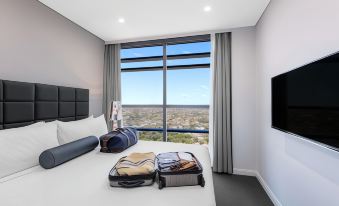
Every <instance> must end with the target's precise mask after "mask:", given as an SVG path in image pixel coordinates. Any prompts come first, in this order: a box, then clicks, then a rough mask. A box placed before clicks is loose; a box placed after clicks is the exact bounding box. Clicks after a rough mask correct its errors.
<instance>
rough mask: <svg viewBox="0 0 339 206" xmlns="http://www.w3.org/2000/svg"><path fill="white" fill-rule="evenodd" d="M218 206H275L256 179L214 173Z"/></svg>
mask: <svg viewBox="0 0 339 206" xmlns="http://www.w3.org/2000/svg"><path fill="white" fill-rule="evenodd" d="M213 181H214V192H215V199H216V203H217V206H257V205H258V206H273V203H272V201H271V200H270V198H269V197H268V195H267V194H266V192H265V190H264V189H263V188H262V186H261V185H260V183H259V181H258V180H257V178H256V177H249V176H241V175H227V174H217V173H213Z"/></svg>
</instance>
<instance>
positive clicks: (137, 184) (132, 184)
mask: <svg viewBox="0 0 339 206" xmlns="http://www.w3.org/2000/svg"><path fill="white" fill-rule="evenodd" d="M144 183H145V181H144V180H140V181H134V182H118V184H119V185H120V186H122V187H138V186H140V185H142V184H144Z"/></svg>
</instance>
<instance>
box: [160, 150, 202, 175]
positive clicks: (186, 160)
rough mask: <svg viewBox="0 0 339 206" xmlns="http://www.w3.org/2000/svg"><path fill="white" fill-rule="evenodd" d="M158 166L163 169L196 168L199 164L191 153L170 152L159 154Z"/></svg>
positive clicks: (182, 169)
mask: <svg viewBox="0 0 339 206" xmlns="http://www.w3.org/2000/svg"><path fill="white" fill-rule="evenodd" d="M157 159H158V167H159V169H160V170H162V171H189V170H196V169H197V167H198V165H197V162H196V161H195V159H194V158H193V157H192V155H191V154H190V153H187V152H168V153H162V154H159V155H158V156H157Z"/></svg>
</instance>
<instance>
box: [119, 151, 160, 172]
mask: <svg viewBox="0 0 339 206" xmlns="http://www.w3.org/2000/svg"><path fill="white" fill-rule="evenodd" d="M115 169H116V171H117V173H118V175H119V176H133V175H148V174H151V173H154V171H155V154H154V153H153V152H149V153H131V154H130V155H128V156H126V157H123V158H121V159H120V160H119V162H118V163H117V164H116V166H115Z"/></svg>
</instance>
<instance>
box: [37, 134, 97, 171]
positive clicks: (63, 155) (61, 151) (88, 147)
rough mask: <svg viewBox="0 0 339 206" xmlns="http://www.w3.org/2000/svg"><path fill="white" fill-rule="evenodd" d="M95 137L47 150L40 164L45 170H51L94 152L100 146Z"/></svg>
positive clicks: (42, 155)
mask: <svg viewBox="0 0 339 206" xmlns="http://www.w3.org/2000/svg"><path fill="white" fill-rule="evenodd" d="M98 143H99V140H98V138H97V137H95V136H89V137H85V138H82V139H79V140H76V141H74V142H70V143H67V144H64V145H60V146H58V147H54V148H51V149H48V150H45V151H44V152H42V153H41V154H40V157H39V163H40V165H41V166H42V167H43V168H45V169H51V168H53V167H56V166H58V165H60V164H63V163H65V162H67V161H69V160H71V159H73V158H76V157H78V156H80V155H82V154H85V153H87V152H90V151H92V150H93V149H94V148H96V147H97V146H98Z"/></svg>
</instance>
